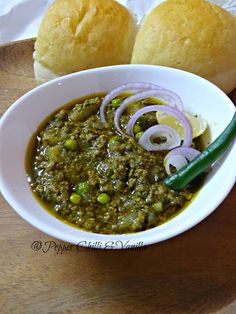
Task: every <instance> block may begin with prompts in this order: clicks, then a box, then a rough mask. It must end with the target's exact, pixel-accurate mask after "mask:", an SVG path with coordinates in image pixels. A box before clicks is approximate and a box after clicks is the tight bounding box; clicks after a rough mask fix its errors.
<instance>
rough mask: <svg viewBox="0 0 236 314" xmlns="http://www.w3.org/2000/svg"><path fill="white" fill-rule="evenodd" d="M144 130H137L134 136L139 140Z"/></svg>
mask: <svg viewBox="0 0 236 314" xmlns="http://www.w3.org/2000/svg"><path fill="white" fill-rule="evenodd" d="M143 133H144V132H138V133H137V134H136V135H135V137H136V138H137V139H138V140H139V139H140V137H141V136H142V135H143Z"/></svg>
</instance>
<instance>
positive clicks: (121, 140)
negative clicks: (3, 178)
mask: <svg viewBox="0 0 236 314" xmlns="http://www.w3.org/2000/svg"><path fill="white" fill-rule="evenodd" d="M103 97H104V94H96V95H89V96H86V97H83V98H80V99H76V100H73V101H71V102H70V103H68V104H66V105H65V106H63V107H62V108H60V109H59V110H56V111H55V112H53V113H52V114H50V115H49V116H48V117H47V118H46V119H45V120H44V121H43V122H42V123H41V124H40V125H39V127H38V129H37V130H36V132H35V133H34V134H33V136H32V138H31V140H30V142H29V144H28V148H27V152H26V159H25V167H26V171H27V174H28V180H29V184H30V186H31V190H32V192H33V195H34V196H35V198H36V199H37V201H38V202H39V203H40V204H41V206H43V207H44V208H45V209H46V210H47V211H48V212H49V213H50V214H52V215H54V216H55V217H57V218H58V219H60V220H62V221H63V222H65V223H68V224H70V225H72V226H74V227H77V228H80V229H83V230H86V231H90V232H96V233H103V234H123V233H133V232H139V231H144V230H147V229H150V228H153V227H155V226H158V225H160V224H163V223H165V222H166V221H168V220H169V219H171V218H173V217H174V216H175V215H177V214H179V213H180V212H181V211H182V210H183V209H184V208H186V206H188V205H189V203H190V202H191V201H192V200H193V199H194V198H195V197H196V195H197V192H198V191H199V189H200V188H201V186H202V184H203V181H204V178H205V176H204V175H203V176H200V177H199V178H198V179H197V180H195V181H194V182H193V183H192V184H191V186H189V187H188V188H187V189H186V190H185V191H181V192H177V191H174V190H171V189H169V188H168V187H167V186H165V185H164V184H163V180H164V179H165V178H166V172H165V169H164V166H163V160H164V157H165V155H166V152H147V151H145V150H144V149H143V148H142V147H141V146H140V145H139V144H138V140H137V138H135V137H134V138H127V137H122V136H120V135H119V134H118V133H117V132H116V130H115V129H114V126H113V117H114V111H115V110H116V109H115V108H113V107H112V106H111V105H109V106H108V109H107V120H108V124H109V125H108V127H105V126H104V125H103V123H102V122H101V121H100V119H99V116H98V115H97V113H98V110H99V107H100V105H101V102H102V98H103ZM123 97H126V96H125V95H124V96H123ZM146 102H147V101H146ZM146 102H145V105H147V103H146ZM150 102H151V100H150ZM143 105H144V103H142V102H141V103H138V104H135V105H134V106H135V108H136V109H137V107H142V106H143ZM130 113H132V108H129V110H127V112H126V113H125V114H124V115H123V116H122V118H121V125H126V123H127V121H128V119H129V117H130ZM145 116H146V115H145ZM155 119H156V118H155V115H152V114H148V115H147V117H146V120H145V123H143V121H142V123H140V128H141V129H142V130H143V131H144V130H145V129H146V128H148V127H150V126H152V125H154V124H156V120H155ZM194 145H195V146H196V148H198V149H200V150H201V148H202V144H201V140H199V139H197V140H194Z"/></svg>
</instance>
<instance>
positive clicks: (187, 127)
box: [115, 105, 192, 147]
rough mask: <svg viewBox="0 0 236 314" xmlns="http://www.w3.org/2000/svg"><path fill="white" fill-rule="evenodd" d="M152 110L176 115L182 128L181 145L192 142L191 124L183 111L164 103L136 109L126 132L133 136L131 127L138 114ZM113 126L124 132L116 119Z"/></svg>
mask: <svg viewBox="0 0 236 314" xmlns="http://www.w3.org/2000/svg"><path fill="white" fill-rule="evenodd" d="M119 108H120V107H119ZM152 111H161V112H164V113H167V114H169V115H172V116H174V117H176V118H177V119H178V120H179V122H180V123H181V124H182V126H183V128H184V142H183V146H184V147H189V146H191V144H192V126H191V124H190V122H189V121H188V119H187V118H186V116H185V115H184V113H183V112H181V111H180V110H178V109H176V108H172V107H169V106H165V105H153V106H146V107H144V108H142V109H139V110H138V111H136V112H135V114H134V115H133V116H132V117H131V118H130V120H129V122H128V124H127V128H126V131H127V134H128V135H131V136H133V128H134V125H135V123H136V121H137V120H138V118H139V117H140V116H142V115H143V114H145V113H148V112H152ZM115 126H116V128H117V129H118V130H119V131H120V132H121V133H122V134H124V133H123V132H122V131H121V129H120V126H119V123H118V122H117V120H116V121H115ZM117 126H118V127H117Z"/></svg>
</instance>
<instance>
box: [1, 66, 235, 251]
mask: <svg viewBox="0 0 236 314" xmlns="http://www.w3.org/2000/svg"><path fill="white" fill-rule="evenodd" d="M132 81H146V82H151V83H156V84H159V85H161V86H163V87H166V88H168V89H170V90H172V91H174V92H176V93H177V94H178V95H180V97H181V98H182V100H183V103H184V108H185V110H186V111H188V112H190V113H193V114H201V115H202V116H203V117H204V118H205V119H206V120H207V121H208V124H209V128H210V132H211V138H212V140H214V139H215V138H216V137H217V136H218V135H219V134H220V133H221V132H222V131H223V130H224V128H225V127H226V126H227V124H228V123H229V122H230V120H231V118H232V116H233V114H234V111H235V107H234V105H233V103H232V102H231V100H230V99H229V98H228V97H227V96H226V95H225V94H224V93H223V92H222V91H221V90H220V89H219V88H217V87H216V86H215V85H213V84H212V83H210V82H208V81H206V80H204V79H202V78H200V77H198V76H196V75H193V74H191V73H188V72H184V71H180V70H176V69H172V68H166V67H159V66H149V65H121V66H113V67H105V68H97V69H92V70H87V71H82V72H79V73H74V74H71V75H67V76H64V77H61V78H58V79H56V80H53V81H50V82H48V83H46V84H43V85H41V86H39V87H37V88H35V89H33V90H31V91H30V92H28V93H27V94H25V95H24V96H22V97H21V98H20V99H18V100H17V101H16V102H15V103H14V104H13V105H12V106H11V107H10V108H9V109H8V110H7V112H6V113H5V114H4V116H3V118H2V119H1V122H0V152H1V157H0V173H1V176H0V188H1V191H2V194H3V196H4V197H5V199H6V200H7V201H8V203H9V204H10V205H11V206H12V207H13V208H14V209H15V211H16V212H17V213H18V214H19V215H20V216H21V217H22V218H24V219H25V220H26V221H28V222H29V223H30V224H32V225H33V226H35V227H36V228H38V229H40V230H41V231H43V232H45V233H47V234H49V235H51V236H53V237H55V238H58V239H61V240H64V241H66V242H70V243H73V244H78V245H82V246H95V247H97V248H129V247H131V246H135V245H136V246H140V245H148V244H152V243H156V242H160V241H163V240H166V239H168V238H171V237H173V236H176V235H177V234H180V233H182V232H184V231H186V230H187V229H189V228H191V227H193V226H194V225H196V224H197V223H199V222H200V221H201V220H203V219H204V218H205V217H207V216H208V215H209V214H210V213H212V212H213V211H214V210H215V209H216V208H217V206H218V205H219V204H220V203H221V202H222V201H223V200H224V198H225V197H226V196H227V194H228V193H229V191H230V190H231V188H232V187H233V185H234V183H235V179H236V162H235V156H236V145H235V144H233V145H231V147H230V149H228V151H227V153H225V155H224V157H223V158H221V159H220V161H219V162H217V163H216V165H215V166H214V168H213V170H212V171H211V172H210V173H209V175H208V176H207V180H206V182H205V184H204V187H203V188H202V189H201V191H200V192H199V194H198V195H197V197H196V198H195V199H194V201H193V202H192V203H191V204H190V205H189V206H188V207H187V208H186V209H185V210H184V211H183V212H181V213H180V214H179V215H177V216H176V217H175V218H173V219H172V220H170V221H168V222H167V223H165V224H163V225H161V226H158V227H155V228H153V229H149V230H147V231H143V232H137V233H133V234H124V235H103V234H96V233H91V232H86V231H82V230H79V229H77V228H74V227H70V226H69V225H67V224H64V223H63V222H61V221H60V220H58V219H56V218H55V217H53V216H52V215H50V214H49V213H48V212H47V211H46V210H45V209H43V208H42V207H41V206H40V204H39V203H37V201H36V200H35V198H34V197H33V195H32V193H31V191H30V188H29V184H28V182H27V177H26V171H25V165H24V161H25V154H26V147H27V145H28V142H29V139H30V138H31V136H32V134H33V132H35V131H36V129H37V127H38V125H39V124H40V122H41V121H42V120H44V119H45V117H47V116H48V115H49V114H50V113H51V112H53V111H55V109H57V108H59V107H60V106H62V105H64V104H65V103H67V102H69V101H70V100H73V99H75V98H78V97H81V96H84V95H89V94H91V93H98V92H103V91H109V90H111V89H112V88H114V87H116V86H118V85H120V84H122V83H125V82H132ZM222 214H224V213H222Z"/></svg>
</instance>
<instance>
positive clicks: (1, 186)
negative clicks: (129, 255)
mask: <svg viewBox="0 0 236 314" xmlns="http://www.w3.org/2000/svg"><path fill="white" fill-rule="evenodd" d="M122 68H123V69H127V68H129V69H130V68H134V69H136V68H137V69H151V68H152V69H155V70H158V69H160V68H161V69H168V70H169V71H173V72H181V73H183V72H184V74H186V75H189V76H191V77H195V78H197V79H198V80H201V81H205V84H208V85H209V84H210V85H211V87H212V88H214V89H215V90H216V92H217V93H220V94H221V95H223V97H227V98H228V96H227V95H226V94H225V93H224V92H223V91H222V90H220V89H219V88H218V87H217V86H215V85H214V84H213V83H211V82H209V81H207V80H206V79H204V78H202V77H199V76H197V75H195V74H192V73H190V72H186V71H183V70H179V69H175V68H169V67H164V66H156V65H136V64H128V65H116V66H107V67H100V68H95V69H89V70H84V71H80V72H76V73H71V74H68V75H65V76H62V77H59V78H56V79H54V80H51V81H49V82H46V83H44V84H42V85H39V86H37V87H35V88H33V89H32V90H30V91H28V92H27V93H25V94H24V95H23V96H21V97H20V98H18V99H17V100H16V101H15V102H14V103H13V104H12V105H11V106H10V107H9V108H8V109H7V110H6V111H5V113H4V114H3V116H2V118H1V121H0V143H1V129H2V128H3V127H4V123H5V119H6V118H7V117H8V116H9V115H10V114H11V112H12V111H14V109H15V108H16V107H18V106H19V105H20V104H21V103H22V102H24V101H25V99H27V98H28V97H30V96H31V95H32V94H33V93H34V92H35V91H36V90H37V91H39V90H41V89H44V88H45V87H49V88H50V86H51V85H54V84H57V83H59V82H60V81H64V80H67V79H70V78H72V79H73V78H74V77H78V76H83V75H89V74H90V73H96V72H97V73H99V72H101V71H113V70H116V69H122ZM228 100H230V99H229V98H228ZM230 102H231V104H232V114H233V113H234V111H235V106H234V104H233V102H232V101H231V100H230ZM233 145H234V144H233V143H232V145H231V146H233ZM0 173H1V163H0ZM230 178H231V179H230V180H229V178H228V179H227V181H226V182H225V184H224V195H221V196H220V197H219V196H218V194H217V197H215V198H214V199H212V201H211V203H210V204H206V206H205V208H204V213H203V214H202V215H200V216H199V217H197V219H196V217H195V219H192V222H191V223H188V224H187V225H185V226H183V225H182V224H181V225H179V226H176V228H174V230H173V228H172V230H171V234H168V233H167V234H166V235H165V236H162V237H160V236H159V238H158V240H157V239H156V238H155V237H153V236H152V235H151V236H147V237H146V239H145V243H144V244H143V245H142V246H146V245H150V244H154V243H158V242H161V241H164V240H167V239H170V238H172V237H174V236H177V235H179V234H181V233H183V232H185V231H187V230H188V229H191V228H192V227H194V226H195V225H197V224H198V223H199V222H201V221H202V220H204V219H205V218H206V217H207V216H209V215H210V214H211V213H212V212H213V211H214V210H215V209H216V208H217V207H218V206H219V205H220V204H221V203H222V202H223V200H224V199H225V197H226V196H227V195H228V194H229V192H230V191H231V189H232V188H233V186H234V184H235V182H236V167H235V177H233V176H231V177H230ZM0 191H1V192H2V195H3V197H4V198H5V199H6V201H7V202H8V203H9V204H10V205H11V207H12V208H13V209H14V211H15V212H17V213H18V214H19V215H20V216H21V217H22V218H23V219H24V220H26V221H27V222H28V223H30V224H31V225H32V226H34V227H35V228H37V229H39V230H40V231H42V232H44V233H46V234H48V235H50V236H52V237H54V238H57V239H60V240H63V241H66V242H68V243H73V244H78V241H77V242H76V243H75V242H73V241H72V239H71V238H70V237H71V235H70V234H69V233H67V234H65V233H64V232H62V233H60V234H59V236H58V233H57V234H55V232H54V229H50V228H48V226H46V225H45V223H42V222H39V220H38V219H37V218H35V217H34V219H32V217H30V218H29V216H28V214H27V210H24V208H23V206H21V204H18V202H16V201H15V199H14V195H13V194H12V193H11V191H10V190H8V189H7V188H6V186H5V183H4V179H3V176H2V175H0ZM49 215H50V214H49ZM62 223H63V222H62ZM63 224H64V223H63ZM70 228H76V227H72V226H70ZM155 228H158V226H157V227H154V228H152V229H148V230H145V231H141V232H136V233H130V234H99V233H93V232H89V231H85V232H86V233H87V235H88V236H89V235H96V237H98V238H100V236H102V238H107V240H100V241H101V242H106V241H108V240H110V239H113V238H114V239H116V240H118V239H119V238H129V239H131V238H134V239H132V240H131V241H130V243H131V244H132V243H137V242H138V241H140V240H142V239H143V235H144V233H145V234H146V235H148V231H150V230H154V229H155ZM78 229H79V228H78ZM79 230H81V229H79ZM82 231H84V230H82ZM122 236H123V237H122ZM83 240H84V238H81V241H83ZM80 246H85V247H88V246H87V245H86V244H84V243H80ZM102 248H103V247H102ZM112 248H113V249H121V248H120V247H117V246H115V247H112Z"/></svg>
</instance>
